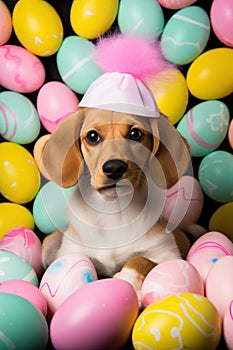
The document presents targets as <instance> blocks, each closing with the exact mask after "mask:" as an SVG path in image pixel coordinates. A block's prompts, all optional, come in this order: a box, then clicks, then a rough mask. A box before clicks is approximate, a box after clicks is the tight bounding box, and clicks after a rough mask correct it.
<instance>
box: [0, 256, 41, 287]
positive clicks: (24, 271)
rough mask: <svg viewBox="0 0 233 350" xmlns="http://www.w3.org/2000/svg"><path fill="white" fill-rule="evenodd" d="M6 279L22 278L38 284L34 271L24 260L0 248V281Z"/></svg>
mask: <svg viewBox="0 0 233 350" xmlns="http://www.w3.org/2000/svg"><path fill="white" fill-rule="evenodd" d="M8 280H24V281H27V282H30V283H32V284H34V285H35V286H38V278H37V276H36V273H35V271H34V270H33V268H32V267H31V265H30V264H29V263H28V262H27V261H26V260H24V259H23V258H21V257H20V256H18V255H16V254H13V253H10V252H6V251H4V250H0V282H4V281H8Z"/></svg>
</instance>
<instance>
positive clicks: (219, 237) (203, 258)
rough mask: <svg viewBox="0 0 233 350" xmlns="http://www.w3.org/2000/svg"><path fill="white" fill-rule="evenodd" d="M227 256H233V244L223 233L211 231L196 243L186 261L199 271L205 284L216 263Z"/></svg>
mask: <svg viewBox="0 0 233 350" xmlns="http://www.w3.org/2000/svg"><path fill="white" fill-rule="evenodd" d="M225 255H233V243H232V242H231V241H230V239H229V238H228V237H226V236H225V235H224V234H223V233H221V232H217V231H211V232H207V233H205V234H204V235H202V236H201V237H199V238H198V239H197V240H196V241H195V242H194V244H193V245H192V247H191V248H190V250H189V252H188V254H187V258H186V259H187V261H188V262H189V263H191V264H192V265H193V266H194V267H195V268H196V269H197V271H198V272H199V274H200V276H201V278H202V280H203V282H205V281H206V277H207V275H208V273H209V271H210V270H211V269H212V267H213V266H214V264H215V263H216V261H218V260H219V259H220V258H222V257H223V256H225Z"/></svg>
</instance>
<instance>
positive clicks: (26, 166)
mask: <svg viewBox="0 0 233 350" xmlns="http://www.w3.org/2000/svg"><path fill="white" fill-rule="evenodd" d="M39 187H40V173H39V170H38V168H37V165H36V163H35V160H34V158H33V157H32V155H31V154H30V153H29V151H28V150H27V149H26V148H24V147H23V146H20V145H17V144H15V143H11V142H2V143H0V191H1V193H2V195H3V196H4V197H5V198H7V199H9V200H10V201H12V202H15V203H19V204H23V203H27V202H29V201H31V200H32V199H33V198H34V197H35V195H36V194H37V192H38V190H39Z"/></svg>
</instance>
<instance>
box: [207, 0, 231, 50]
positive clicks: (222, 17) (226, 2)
mask: <svg viewBox="0 0 233 350" xmlns="http://www.w3.org/2000/svg"><path fill="white" fill-rule="evenodd" d="M210 18H211V24H212V28H213V31H214V33H215V35H216V36H217V37H218V39H219V40H221V41H222V42H223V43H224V44H225V45H227V46H231V47H233V3H232V1H231V0H214V1H213V2H212V5H211V9H210Z"/></svg>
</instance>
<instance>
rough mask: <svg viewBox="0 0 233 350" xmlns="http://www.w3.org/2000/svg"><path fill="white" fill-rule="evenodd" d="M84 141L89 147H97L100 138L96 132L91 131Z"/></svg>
mask: <svg viewBox="0 0 233 350" xmlns="http://www.w3.org/2000/svg"><path fill="white" fill-rule="evenodd" d="M86 141H87V143H88V144H89V145H92V146H94V145H97V144H98V143H99V142H100V141H101V137H100V135H99V134H98V132H97V131H95V130H91V131H89V132H88V134H87V136H86Z"/></svg>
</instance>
